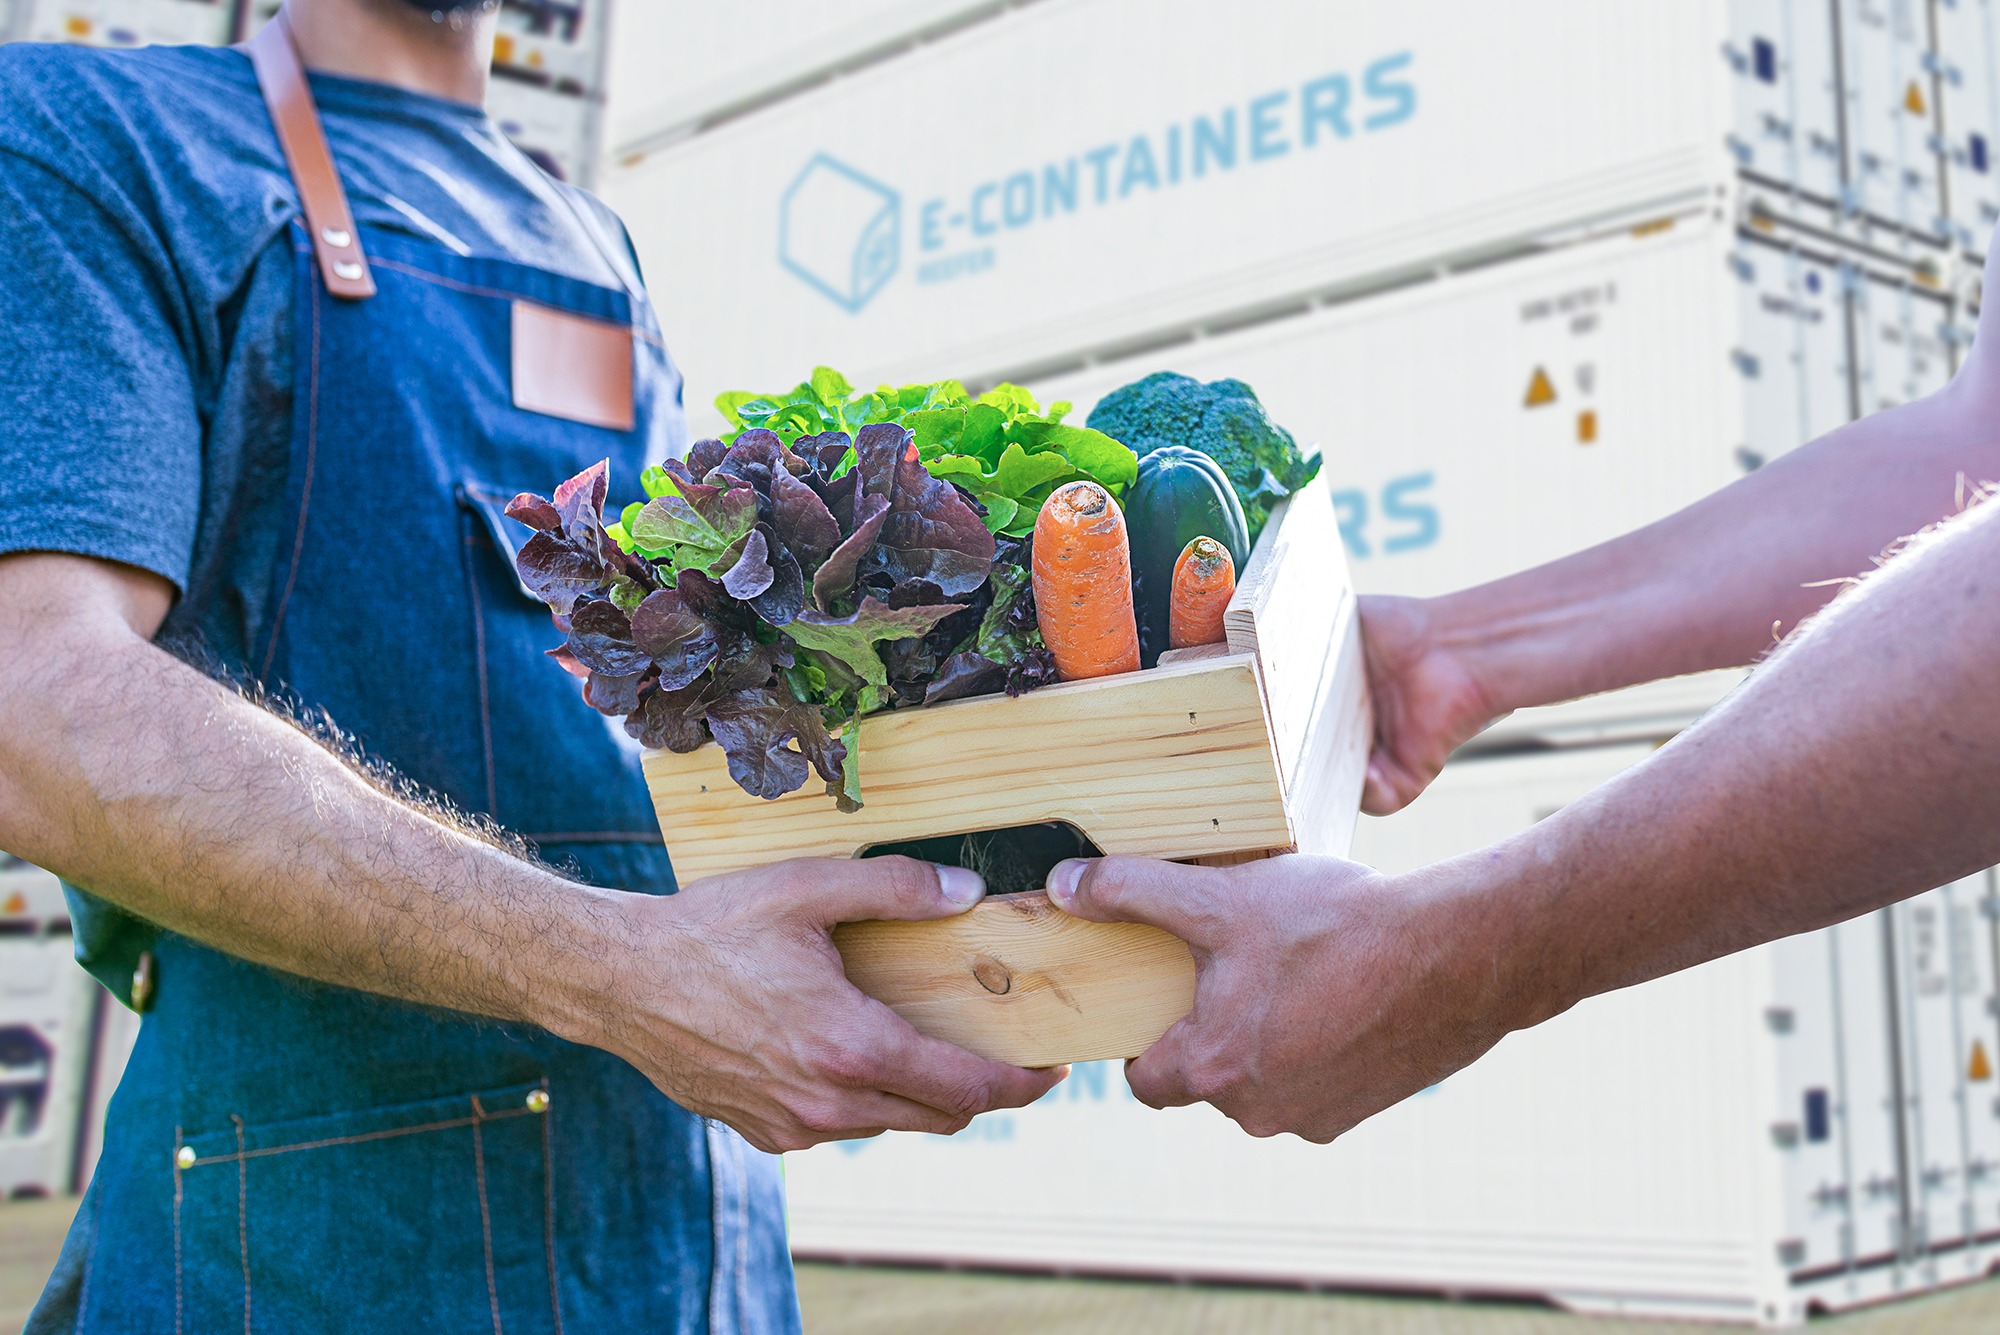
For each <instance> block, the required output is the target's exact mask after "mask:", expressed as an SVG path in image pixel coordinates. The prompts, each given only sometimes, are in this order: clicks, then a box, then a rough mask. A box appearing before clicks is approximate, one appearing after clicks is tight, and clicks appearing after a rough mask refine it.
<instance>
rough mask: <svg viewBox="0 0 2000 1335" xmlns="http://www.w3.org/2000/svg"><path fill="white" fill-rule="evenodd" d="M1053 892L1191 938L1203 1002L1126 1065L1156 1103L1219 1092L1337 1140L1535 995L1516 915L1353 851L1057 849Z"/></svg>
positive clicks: (1505, 1023) (1248, 1118)
mask: <svg viewBox="0 0 2000 1335" xmlns="http://www.w3.org/2000/svg"><path fill="white" fill-rule="evenodd" d="M1432 884H1433V885H1435V884H1436V883H1435V881H1433V882H1432ZM1049 896H1050V898H1051V899H1053V900H1054V901H1055V903H1056V904H1058V905H1059V906H1061V907H1062V908H1063V909H1065V910H1066V911H1068V912H1070V913H1073V914H1075V915H1076V916H1077V917H1079V918H1086V919H1088V920H1090V921H1092V922H1142V923H1148V924H1150V925H1152V926H1154V927H1158V928H1161V929H1162V930H1164V931H1167V932H1171V933H1172V934H1173V935H1175V936H1177V937H1179V938H1181V940H1183V941H1185V942H1187V943H1188V948H1189V949H1190V950H1191V951H1192V952H1193V954H1194V962H1195V971H1196V984H1195V998H1194V1009H1193V1010H1191V1011H1190V1012H1188V1014H1187V1017H1186V1018H1185V1019H1182V1020H1181V1021H1179V1022H1178V1023H1176V1024H1175V1025H1174V1026H1173V1028H1171V1029H1169V1030H1167V1032H1166V1034H1165V1035H1164V1036H1163V1037H1162V1038H1161V1039H1160V1041H1159V1042H1158V1043H1155V1044H1154V1045H1153V1046H1152V1047H1151V1048H1149V1049H1148V1050H1147V1051H1146V1052H1145V1053H1144V1054H1143V1055H1142V1056H1139V1057H1137V1058H1135V1059H1133V1060H1132V1061H1131V1062H1130V1063H1128V1064H1127V1066H1126V1079H1127V1080H1128V1081H1129V1082H1130V1083H1131V1086H1132V1092H1133V1094H1134V1095H1136V1096H1137V1097H1138V1098H1139V1100H1140V1101H1141V1102H1143V1103H1147V1104H1150V1105H1151V1106H1153V1107H1155V1108H1171V1107H1179V1106H1182V1105H1185V1104H1190V1103H1212V1104H1214V1105H1215V1106H1216V1107H1217V1108H1219V1109H1221V1110H1222V1111H1223V1112H1224V1113H1226V1114H1228V1116H1230V1117H1231V1118H1233V1119H1235V1121H1236V1122H1238V1123H1239V1124H1240V1125H1241V1126H1242V1127H1243V1129H1244V1130H1245V1131H1248V1132H1249V1133H1250V1134H1251V1135H1253V1136H1274V1135H1277V1134H1279V1133H1280V1132H1285V1131H1289V1132H1292V1133H1294V1134H1296V1135H1299V1136H1303V1137H1305V1138H1306V1139H1307V1140H1312V1141H1319V1142H1325V1141H1329V1140H1332V1139H1333V1138H1334V1137H1335V1136H1338V1135H1340V1134H1342V1133H1343V1132H1345V1131H1348V1130H1350V1129H1351V1128H1353V1127H1354V1126H1355V1125H1356V1124H1357V1123H1359V1122H1361V1121H1362V1120H1363V1119H1364V1118H1367V1117H1370V1116H1372V1115H1373V1114H1375V1113H1377V1112H1380V1111H1381V1110H1382V1109H1384V1108H1387V1107H1389V1106H1390V1105H1391V1104H1393V1103H1396V1102H1398V1101H1399V1100H1402V1099H1405V1098H1408V1097H1409V1096H1410V1095H1412V1094H1414V1093H1416V1092H1417V1091H1419V1090H1421V1089H1424V1088H1427V1087H1428V1086H1430V1085H1434V1084H1436V1083H1437V1082H1438V1081H1440V1080H1442V1079H1443V1078H1444V1077H1446V1076H1447V1075H1450V1074H1451V1073H1452V1072H1454V1071H1457V1070H1459V1069H1460V1068H1461V1067H1464V1066H1465V1065H1467V1064H1468V1063H1469V1062H1471V1061H1472V1060H1473V1059H1474V1058H1476V1057H1478V1056H1479V1055H1480V1054H1481V1053H1483V1052H1485V1051H1486V1050H1487V1049H1488V1048H1490V1047H1492V1046H1493V1044H1494V1043H1496V1042H1498V1041H1499V1040H1500V1038H1501V1037H1503V1036H1504V1035H1505V1034H1506V1033H1507V1032H1508V1031H1509V1030H1510V1029H1512V1028H1515V1027H1518V1024H1517V1020H1518V1017H1519V1016H1520V1015H1521V1014H1522V1013H1523V1007H1522V1004H1521V1002H1522V998H1521V997H1520V996H1519V995H1517V991H1518V989H1517V987H1516V986H1515V984H1514V983H1513V982H1512V981H1510V980H1514V979H1517V978H1519V977H1521V973H1520V971H1519V970H1517V969H1516V968H1515V967H1513V961H1512V960H1511V959H1509V958H1507V956H1506V954H1505V952H1504V948H1503V947H1502V945H1501V944H1500V943H1501V942H1502V941H1503V940H1505V939H1507V936H1508V934H1507V933H1506V932H1505V931H1504V930H1501V928H1502V927H1503V926H1504V924H1499V923H1498V922H1497V921H1483V919H1485V918H1487V917H1488V916H1489V914H1488V913H1487V912H1486V911H1483V910H1482V909H1481V908H1480V907H1479V906H1478V904H1477V903H1467V902H1464V901H1463V900H1457V901H1454V900H1453V899H1452V897H1450V896H1448V895H1440V894H1434V893H1432V892H1431V891H1428V890H1426V889H1424V888H1422V887H1420V886H1415V885H1411V884H1408V883H1406V882H1405V881H1401V880H1399V881H1394V882H1392V881H1391V880H1390V878H1388V877H1385V876H1382V875H1381V874H1379V873H1377V872H1375V871H1372V870H1370V869H1369V868H1367V867H1364V866H1361V865H1360V864H1358V863H1353V862H1343V861H1340V860H1339V859H1336V858H1311V857H1301V856H1296V855H1293V856H1288V857H1277V858H1267V859H1265V860H1263V861H1261V862H1251V863H1245V864H1243V865H1241V866H1236V867H1190V866H1183V865H1181V864H1179V863H1174V862H1155V861H1152V860H1151V859H1148V858H1137V857H1108V858H1103V859H1099V860H1096V861H1088V862H1086V861H1074V862H1065V863H1063V864H1061V865H1060V866H1058V867H1057V868H1056V869H1055V870H1054V871H1053V872H1051V873H1050V875H1049ZM1494 912H1495V913H1497V910H1496V911H1494ZM1536 1018H1540V1017H1539V1016H1537V1017H1536Z"/></svg>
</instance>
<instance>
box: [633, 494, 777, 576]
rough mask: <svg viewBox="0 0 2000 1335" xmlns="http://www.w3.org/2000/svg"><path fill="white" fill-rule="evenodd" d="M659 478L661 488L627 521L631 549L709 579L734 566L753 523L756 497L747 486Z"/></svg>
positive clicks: (755, 520) (755, 518)
mask: <svg viewBox="0 0 2000 1335" xmlns="http://www.w3.org/2000/svg"><path fill="white" fill-rule="evenodd" d="M662 476H663V477H665V480H666V490H665V491H664V492H663V493H662V494H661V495H659V496H656V497H654V498H653V499H652V500H650V501H647V502H646V505H645V507H644V508H643V509H641V510H640V511H639V513H638V516H637V517H636V518H635V519H634V520H633V522H632V525H631V529H630V533H631V538H632V544H633V546H634V547H635V548H637V549H638V551H639V552H640V553H641V554H642V555H645V556H672V557H673V559H674V564H675V565H676V566H677V567H679V568H680V569H682V570H694V569H698V570H704V571H707V572H708V573H709V574H712V575H713V574H719V573H720V572H722V571H724V570H727V569H729V568H730V567H731V566H733V565H735V564H736V561H737V559H738V558H739V557H740V556H741V555H742V553H743V545H744V543H745V542H746V541H748V539H749V537H750V534H751V532H752V531H753V530H754V529H755V527H756V524H757V493H756V492H754V491H752V490H751V489H750V488H748V487H732V488H730V489H729V490H727V491H725V490H723V489H722V488H721V487H711V486H707V485H704V484H702V483H689V484H686V485H685V486H684V485H682V484H681V483H678V482H675V481H674V479H673V478H672V477H671V476H668V475H665V474H663V475H662Z"/></svg>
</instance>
